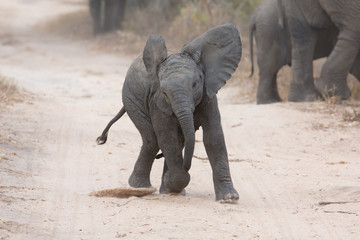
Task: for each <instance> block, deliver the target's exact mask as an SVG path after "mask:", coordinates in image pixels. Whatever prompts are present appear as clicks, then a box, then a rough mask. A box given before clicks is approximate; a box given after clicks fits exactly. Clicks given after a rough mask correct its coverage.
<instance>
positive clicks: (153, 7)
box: [123, 0, 261, 43]
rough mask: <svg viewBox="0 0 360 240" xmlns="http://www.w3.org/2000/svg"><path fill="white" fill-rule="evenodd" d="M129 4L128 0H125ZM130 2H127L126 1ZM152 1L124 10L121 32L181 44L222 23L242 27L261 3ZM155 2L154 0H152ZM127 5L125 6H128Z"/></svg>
mask: <svg viewBox="0 0 360 240" xmlns="http://www.w3.org/2000/svg"><path fill="white" fill-rule="evenodd" d="M128 1H129V0H128ZM130 1H131V0H130ZM152 1H154V0H138V2H148V4H143V7H138V6H139V5H141V4H138V5H136V4H134V5H130V6H128V11H126V14H125V19H124V23H123V26H124V30H126V31H131V32H133V33H136V34H140V35H146V36H148V35H149V34H153V33H158V34H161V35H163V36H164V37H166V38H169V39H171V40H172V41H176V43H183V42H184V40H188V39H192V38H194V37H195V36H197V35H199V34H200V33H202V32H204V31H206V30H207V29H208V28H210V27H213V26H217V25H220V24H224V23H233V24H235V25H237V26H243V27H245V26H246V29H247V23H248V20H249V18H250V16H251V14H252V12H253V11H254V9H255V8H256V7H257V6H258V5H259V4H260V2H261V0H167V1H166V0H165V1H161V0H160V1H158V2H160V4H161V3H162V4H163V5H162V6H159V4H151V2H152ZM155 1H156V0H155ZM128 5H129V4H128Z"/></svg>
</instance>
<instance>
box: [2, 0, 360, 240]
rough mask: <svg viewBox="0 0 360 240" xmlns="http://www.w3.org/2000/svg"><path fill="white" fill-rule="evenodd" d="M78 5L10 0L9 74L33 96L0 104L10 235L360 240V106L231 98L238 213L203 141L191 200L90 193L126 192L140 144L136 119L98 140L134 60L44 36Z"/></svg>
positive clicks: (6, 7)
mask: <svg viewBox="0 0 360 240" xmlns="http://www.w3.org/2000/svg"><path fill="white" fill-rule="evenodd" d="M74 2H75V3H77V2H76V1H73V2H71V1H65V0H64V1H61V0H59V1H41V0H32V1H20V0H19V1H2V2H1V3H0V12H1V13H2V15H1V16H0V74H1V76H4V77H6V78H9V79H13V81H14V82H15V83H16V84H17V86H18V87H19V88H20V89H24V90H25V91H26V92H27V93H26V94H25V95H26V96H25V97H24V100H23V101H22V102H20V103H12V104H11V105H5V104H0V209H1V210H0V239H118V238H120V239H359V236H360V216H359V215H360V148H359V142H360V123H359V121H357V120H356V118H355V117H354V116H355V115H356V114H355V113H356V110H355V109H358V108H357V107H358V103H346V106H343V105H342V106H338V105H331V104H330V105H329V104H326V103H321V102H318V103H302V104H294V103H279V104H271V105H266V106H257V105H255V104H231V102H232V101H230V100H229V94H231V93H233V92H234V91H237V90H238V91H240V89H233V88H231V89H230V88H224V89H222V90H221V91H220V93H219V102H220V109H221V113H222V124H223V128H224V131H225V136H226V143H227V147H228V152H229V159H230V167H231V172H232V177H233V181H234V185H235V187H236V188H237V190H238V192H239V195H240V200H239V201H238V203H237V204H231V205H228V204H220V203H219V202H215V201H214V199H215V196H214V190H213V184H212V177H211V168H210V165H209V163H208V161H207V160H206V154H205V151H204V147H203V146H202V142H201V139H202V138H201V132H197V135H196V139H198V140H199V141H197V143H196V148H195V156H194V158H193V165H192V168H191V170H190V174H191V176H192V179H191V182H190V184H189V186H188V187H187V195H186V196H166V195H159V194H158V192H157V193H155V194H153V195H149V196H146V197H142V198H136V197H131V198H128V199H120V198H97V197H92V196H89V193H91V192H92V191H95V190H101V189H109V188H115V187H126V186H127V179H128V177H129V176H130V173H131V171H132V168H133V165H134V162H135V160H136V158H137V155H138V152H139V148H140V146H141V139H140V135H139V134H138V132H137V130H136V128H135V127H134V126H133V124H132V123H131V121H130V120H129V118H128V117H127V116H126V115H125V116H124V117H123V118H122V119H121V120H120V121H119V122H118V123H117V124H116V125H114V126H113V128H112V130H111V132H110V134H109V139H108V143H107V144H106V145H103V146H97V145H96V144H95V139H96V137H97V136H98V135H99V134H100V133H101V131H102V129H103V127H105V125H106V123H107V122H108V121H109V120H110V119H111V118H112V116H113V115H114V114H115V113H116V112H117V111H118V110H119V108H120V107H121V87H122V82H123V80H124V76H125V74H126V71H127V68H128V67H129V65H130V64H131V61H132V58H130V57H124V56H117V55H112V54H108V53H105V52H101V51H99V50H96V48H95V47H94V44H95V43H94V42H93V41H91V40H82V41H80V40H78V41H74V40H69V39H63V38H58V37H55V36H52V35H46V34H40V32H39V31H37V28H36V25H37V24H38V23H40V22H45V21H48V20H49V19H51V18H53V17H55V16H57V15H60V14H63V13H67V12H70V11H77V10H79V9H83V8H85V7H86V5H83V4H74ZM140 51H141V50H139V52H140ZM240 87H241V86H240ZM354 111H355V112H354ZM348 115H349V116H348ZM353 115H354V116H353ZM344 119H345V120H347V121H345V120H344ZM162 161H163V160H157V161H155V163H154V167H153V170H152V174H151V181H152V184H153V186H154V187H157V188H159V186H160V176H161V171H162V164H163V163H162Z"/></svg>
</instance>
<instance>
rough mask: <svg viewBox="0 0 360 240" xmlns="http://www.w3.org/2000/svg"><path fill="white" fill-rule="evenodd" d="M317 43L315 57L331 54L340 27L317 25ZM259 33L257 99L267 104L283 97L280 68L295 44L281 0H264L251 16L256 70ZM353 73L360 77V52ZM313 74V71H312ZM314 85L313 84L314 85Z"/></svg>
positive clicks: (285, 63) (286, 63)
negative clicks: (280, 87)
mask: <svg viewBox="0 0 360 240" xmlns="http://www.w3.org/2000/svg"><path fill="white" fill-rule="evenodd" d="M313 31H314V35H315V38H316V43H315V47H314V50H313V51H314V52H313V55H312V58H311V59H309V62H310V63H311V64H312V60H315V59H318V58H322V57H327V56H329V55H330V53H331V51H332V49H333V48H334V46H335V44H336V41H337V36H338V32H339V31H338V29H337V28H336V26H335V25H333V24H332V23H331V22H329V26H326V27H324V28H314V29H313ZM254 33H255V39H256V45H257V62H258V67H259V84H258V91H257V103H258V104H265V103H272V102H278V101H281V99H280V96H279V93H278V88H277V82H276V81H277V72H278V71H279V70H280V68H282V67H283V66H284V65H291V58H292V54H291V52H292V46H291V37H290V31H289V26H288V22H287V16H286V13H285V9H284V6H283V5H282V3H281V2H280V1H279V0H264V1H263V2H262V3H261V4H260V6H259V7H257V9H256V10H255V12H254V13H253V14H252V16H251V20H250V43H251V44H250V56H251V61H252V73H253V44H252V38H253V35H254ZM350 73H352V74H354V76H355V77H357V78H358V79H360V54H359V55H358V57H357V58H356V61H355V62H354V64H353V66H352V68H351V69H350ZM311 74H312V72H311ZM312 86H313V85H312Z"/></svg>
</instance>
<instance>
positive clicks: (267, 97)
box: [256, 69, 281, 104]
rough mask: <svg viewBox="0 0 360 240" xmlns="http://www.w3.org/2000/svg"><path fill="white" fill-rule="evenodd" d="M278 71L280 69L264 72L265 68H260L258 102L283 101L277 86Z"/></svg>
mask: <svg viewBox="0 0 360 240" xmlns="http://www.w3.org/2000/svg"><path fill="white" fill-rule="evenodd" d="M277 72H278V70H276V71H271V72H266V73H264V70H261V69H260V74H259V86H258V90H257V94H256V100H257V104H267V103H274V102H280V101H281V98H280V96H279V92H278V88H277Z"/></svg>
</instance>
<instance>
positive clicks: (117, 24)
mask: <svg viewBox="0 0 360 240" xmlns="http://www.w3.org/2000/svg"><path fill="white" fill-rule="evenodd" d="M102 6H103V7H104V9H102ZM89 7H90V14H91V17H92V20H93V33H94V35H97V34H101V33H107V32H110V31H113V30H119V29H121V23H122V21H123V19H124V15H125V7H126V0H89Z"/></svg>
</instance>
